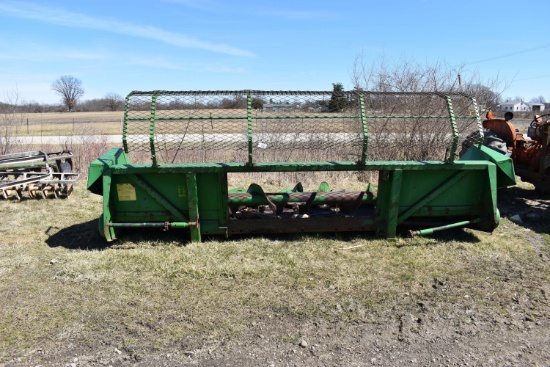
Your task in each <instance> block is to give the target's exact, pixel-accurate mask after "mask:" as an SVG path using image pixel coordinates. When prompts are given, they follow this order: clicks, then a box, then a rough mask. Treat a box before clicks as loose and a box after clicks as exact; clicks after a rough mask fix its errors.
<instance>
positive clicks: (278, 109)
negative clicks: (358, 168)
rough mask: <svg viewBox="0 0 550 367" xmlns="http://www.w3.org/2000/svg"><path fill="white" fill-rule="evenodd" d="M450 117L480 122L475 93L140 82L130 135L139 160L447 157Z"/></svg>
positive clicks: (463, 130) (131, 104)
mask: <svg viewBox="0 0 550 367" xmlns="http://www.w3.org/2000/svg"><path fill="white" fill-rule="evenodd" d="M451 121H454V122H455V127H456V129H457V131H458V132H460V134H459V135H458V136H459V137H460V138H461V139H462V138H463V137H464V136H466V135H468V134H470V133H472V132H473V131H475V130H476V129H478V122H479V116H478V114H477V106H476V105H475V101H474V100H472V99H471V98H467V97H465V96H460V95H452V96H443V95H438V94H434V93H374V92H360V93H356V92H343V91H329V92H273V91H271V92H268V91H212V92H199V91H197V92H193V91H189V92H167V91H155V92H132V93H131V94H130V95H129V96H128V97H127V104H126V114H125V124H124V131H123V139H124V147H125V150H126V152H129V153H131V154H132V155H133V156H132V160H133V161H142V162H146V161H149V162H150V158H151V157H152V158H153V162H157V163H199V162H220V163H222V162H223V163H230V162H243V163H259V162H306V161H355V162H365V161H373V160H432V159H436V160H443V159H445V158H446V157H445V155H449V154H451V152H450V151H451V149H450V147H451V146H452V143H453V136H455V135H453V125H452V123H451ZM457 144H460V143H459V142H458V143H457ZM458 146H460V145H458Z"/></svg>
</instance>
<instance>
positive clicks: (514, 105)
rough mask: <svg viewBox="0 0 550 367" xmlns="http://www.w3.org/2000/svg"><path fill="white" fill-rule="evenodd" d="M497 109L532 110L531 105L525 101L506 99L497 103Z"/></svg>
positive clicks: (506, 110)
mask: <svg viewBox="0 0 550 367" xmlns="http://www.w3.org/2000/svg"><path fill="white" fill-rule="evenodd" d="M496 110H497V111H502V112H508V111H511V112H517V111H531V105H530V104H528V103H525V102H524V101H506V102H503V103H501V104H499V105H497V108H496Z"/></svg>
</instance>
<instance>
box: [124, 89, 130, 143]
mask: <svg viewBox="0 0 550 367" xmlns="http://www.w3.org/2000/svg"><path fill="white" fill-rule="evenodd" d="M129 104H130V96H127V97H126V103H124V123H123V124H122V147H123V148H124V152H125V153H128V141H127V140H128V124H127V123H126V122H127V121H128V120H129V117H128V105H129Z"/></svg>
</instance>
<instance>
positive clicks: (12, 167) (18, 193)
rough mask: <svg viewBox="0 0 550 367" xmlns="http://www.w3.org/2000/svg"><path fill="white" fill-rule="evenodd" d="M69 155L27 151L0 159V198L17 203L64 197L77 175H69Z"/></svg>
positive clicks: (66, 153) (70, 169) (70, 170)
mask: <svg viewBox="0 0 550 367" xmlns="http://www.w3.org/2000/svg"><path fill="white" fill-rule="evenodd" d="M72 157H73V154H72V153H71V152H70V151H68V150H64V151H62V152H55V153H44V152H41V151H30V152H23V153H13V154H5V155H0V197H1V198H3V199H10V198H14V199H17V200H21V198H22V197H23V195H24V193H27V194H28V195H29V196H30V197H31V198H35V197H38V196H40V197H42V198H59V197H68V196H69V195H71V193H72V191H73V184H74V183H75V182H77V181H78V180H79V179H80V174H78V173H73V172H72Z"/></svg>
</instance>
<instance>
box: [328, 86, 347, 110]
mask: <svg viewBox="0 0 550 367" xmlns="http://www.w3.org/2000/svg"><path fill="white" fill-rule="evenodd" d="M332 88H333V90H332V95H331V96H330V101H329V103H328V111H329V112H341V111H343V110H344V109H345V108H346V105H347V100H346V96H345V94H344V86H343V85H342V83H332Z"/></svg>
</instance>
